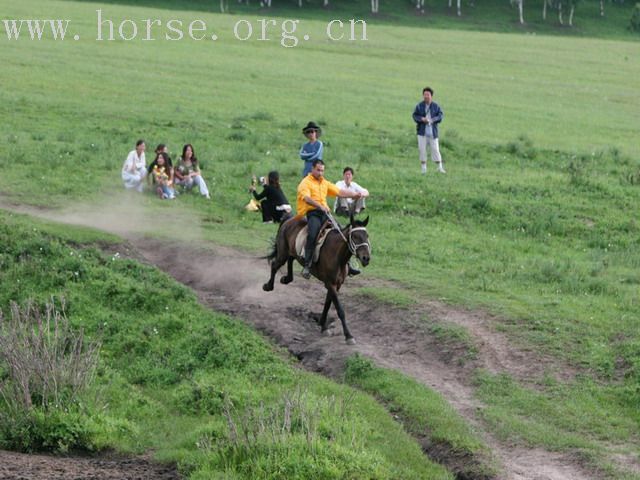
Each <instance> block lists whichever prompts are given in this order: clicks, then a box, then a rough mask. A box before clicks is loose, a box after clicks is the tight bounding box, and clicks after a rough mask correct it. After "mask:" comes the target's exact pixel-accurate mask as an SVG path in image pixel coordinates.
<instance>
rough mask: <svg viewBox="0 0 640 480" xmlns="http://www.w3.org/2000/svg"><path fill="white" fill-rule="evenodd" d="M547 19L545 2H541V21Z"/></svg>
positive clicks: (545, 0)
mask: <svg viewBox="0 0 640 480" xmlns="http://www.w3.org/2000/svg"><path fill="white" fill-rule="evenodd" d="M546 19H547V0H544V2H542V20H546Z"/></svg>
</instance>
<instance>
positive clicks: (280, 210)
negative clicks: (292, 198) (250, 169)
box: [249, 170, 291, 223]
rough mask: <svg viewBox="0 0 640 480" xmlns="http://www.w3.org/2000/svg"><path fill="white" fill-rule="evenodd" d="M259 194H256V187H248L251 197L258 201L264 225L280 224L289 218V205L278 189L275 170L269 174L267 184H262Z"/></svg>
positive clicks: (278, 184) (278, 181)
mask: <svg viewBox="0 0 640 480" xmlns="http://www.w3.org/2000/svg"><path fill="white" fill-rule="evenodd" d="M262 187H263V190H262V192H261V193H256V187H255V186H254V185H253V184H252V185H251V187H249V190H250V191H251V193H253V197H254V198H255V199H256V200H258V201H260V200H262V201H261V202H260V206H261V209H262V221H263V222H264V223H273V222H282V221H284V220H286V219H287V218H289V215H290V213H291V205H289V201H288V200H287V197H285V195H284V192H283V191H282V189H281V188H280V175H279V174H278V172H276V171H275V170H274V171H272V172H269V176H268V180H267V183H263V184H262Z"/></svg>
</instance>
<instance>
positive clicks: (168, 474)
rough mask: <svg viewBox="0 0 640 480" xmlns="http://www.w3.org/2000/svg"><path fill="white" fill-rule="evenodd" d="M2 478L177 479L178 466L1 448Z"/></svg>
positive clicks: (27, 479) (41, 479)
mask: <svg viewBox="0 0 640 480" xmlns="http://www.w3.org/2000/svg"><path fill="white" fill-rule="evenodd" d="M0 478H2V479H3V480H178V479H179V478H180V477H179V476H178V472H177V471H176V468H175V466H165V465H159V464H157V463H153V462H151V461H150V460H149V459H148V458H145V457H142V458H140V457H138V458H125V457H122V456H115V457H105V456H101V457H100V458H91V457H53V456H50V455H27V454H24V453H15V452H6V451H3V450H0Z"/></svg>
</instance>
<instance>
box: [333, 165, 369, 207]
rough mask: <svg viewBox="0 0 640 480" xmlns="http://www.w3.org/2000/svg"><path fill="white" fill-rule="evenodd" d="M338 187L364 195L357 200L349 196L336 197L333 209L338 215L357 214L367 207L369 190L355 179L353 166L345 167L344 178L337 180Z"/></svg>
mask: <svg viewBox="0 0 640 480" xmlns="http://www.w3.org/2000/svg"><path fill="white" fill-rule="evenodd" d="M336 187H338V188H340V189H345V190H349V191H352V192H354V193H360V194H361V195H362V196H361V197H360V198H358V199H357V200H355V199H353V198H348V197H344V198H341V197H336V203H335V204H334V205H333V211H334V212H335V213H336V215H342V216H345V217H348V216H350V215H351V214H353V215H357V214H358V213H360V212H361V211H362V210H364V209H365V203H364V199H365V197H368V196H369V191H368V190H367V189H366V188H362V187H361V186H360V185H358V184H357V183H356V182H354V181H353V168H351V167H345V169H344V170H343V171H342V180H340V181H338V182H336Z"/></svg>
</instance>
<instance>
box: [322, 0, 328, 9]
mask: <svg viewBox="0 0 640 480" xmlns="http://www.w3.org/2000/svg"><path fill="white" fill-rule="evenodd" d="M322 6H323V7H325V8H327V7H328V6H329V0H324V3H323V4H322Z"/></svg>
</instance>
